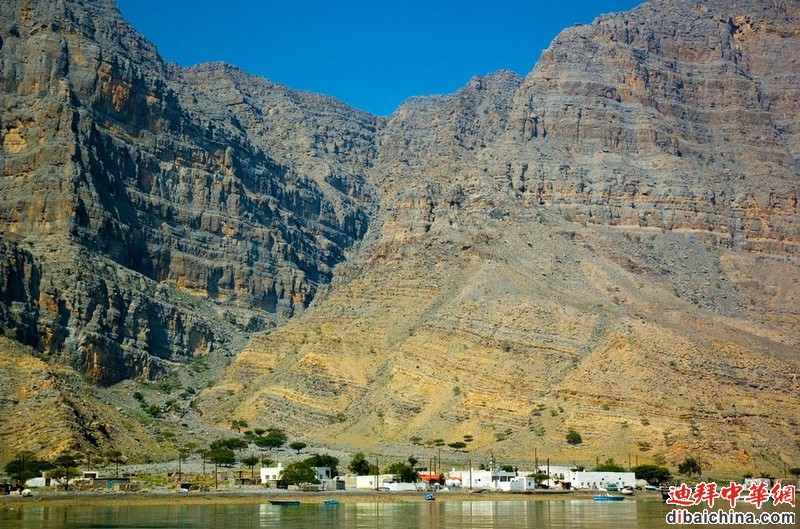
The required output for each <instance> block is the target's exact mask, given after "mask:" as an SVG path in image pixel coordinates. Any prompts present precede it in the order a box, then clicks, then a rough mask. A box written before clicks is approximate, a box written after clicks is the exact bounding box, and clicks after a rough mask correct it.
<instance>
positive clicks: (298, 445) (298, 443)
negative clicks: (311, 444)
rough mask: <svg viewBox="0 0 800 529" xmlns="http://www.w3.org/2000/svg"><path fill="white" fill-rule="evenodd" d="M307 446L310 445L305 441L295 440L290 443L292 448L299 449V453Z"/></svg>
mask: <svg viewBox="0 0 800 529" xmlns="http://www.w3.org/2000/svg"><path fill="white" fill-rule="evenodd" d="M307 446H308V445H307V444H306V443H304V442H303V441H294V442H292V443H289V448H291V449H292V450H297V453H298V454H299V453H300V451H301V450H302V449H303V448H305V447H307Z"/></svg>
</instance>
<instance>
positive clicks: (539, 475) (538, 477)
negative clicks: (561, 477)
mask: <svg viewBox="0 0 800 529" xmlns="http://www.w3.org/2000/svg"><path fill="white" fill-rule="evenodd" d="M528 477H529V478H533V482H534V483H535V484H536V486H537V487H541V486H542V483H544V482H545V481H547V480H548V479H549V478H550V476H548V475H547V474H545V473H544V472H541V471H537V472H534V473H533V474H528Z"/></svg>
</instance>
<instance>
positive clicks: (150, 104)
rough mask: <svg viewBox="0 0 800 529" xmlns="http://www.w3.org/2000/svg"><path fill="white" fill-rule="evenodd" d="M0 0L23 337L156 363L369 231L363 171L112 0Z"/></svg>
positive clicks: (230, 343) (133, 369)
mask: <svg viewBox="0 0 800 529" xmlns="http://www.w3.org/2000/svg"><path fill="white" fill-rule="evenodd" d="M1 13H2V18H0V28H2V29H0V31H2V33H0V35H1V36H2V52H3V63H2V80H1V81H0V82H1V83H2V87H3V90H2V96H1V97H2V108H3V114H2V131H3V157H2V171H3V179H2V183H0V185H1V186H2V188H0V197H1V198H0V219H2V229H3V232H2V233H3V238H2V247H1V248H2V253H3V259H2V265H0V271H1V272H0V278H2V281H0V285H3V288H2V289H0V292H2V295H1V296H0V298H2V300H3V304H2V309H0V322H2V325H3V327H4V328H5V329H7V333H8V334H10V335H12V336H14V337H15V338H16V339H18V340H20V341H21V342H23V343H25V344H27V345H31V346H33V347H35V348H36V349H37V350H39V351H41V352H42V353H43V354H44V355H45V356H47V357H59V359H60V361H61V362H63V363H65V364H68V365H71V366H73V367H75V368H77V369H79V370H81V371H84V372H86V373H88V374H89V376H90V377H91V378H92V379H93V380H95V381H96V382H98V383H101V384H110V383H114V382H118V381H120V380H122V379H125V378H129V377H145V378H159V377H162V376H164V375H165V374H166V373H168V372H169V370H170V365H171V363H173V362H184V361H187V360H189V359H191V358H193V357H196V356H202V355H208V354H209V353H216V352H219V351H225V350H228V351H230V352H231V354H232V352H234V350H235V347H236V346H237V344H238V343H239V341H241V339H242V336H244V335H245V333H247V332H252V331H255V330H261V329H264V328H268V327H270V326H272V325H275V324H276V323H280V322H282V321H284V320H285V319H286V318H288V317H290V316H291V315H292V314H294V313H295V312H296V311H298V310H302V308H304V307H305V306H306V305H307V304H308V303H309V302H310V301H311V300H312V299H313V297H314V294H315V292H316V291H317V289H318V288H319V287H320V285H324V284H327V283H328V282H329V281H330V279H331V274H332V268H333V266H334V265H335V264H336V263H338V262H340V261H341V260H342V259H343V258H344V252H345V251H346V250H347V248H349V247H350V246H351V245H352V244H353V243H354V242H355V241H357V240H358V239H360V238H361V237H362V236H363V234H364V233H365V231H366V229H367V226H368V223H369V219H368V216H367V214H366V203H365V202H364V201H363V200H361V199H359V198H358V197H357V195H358V193H357V192H349V190H350V189H351V188H353V189H357V190H358V189H362V188H363V187H364V184H363V179H362V178H360V177H359V175H357V174H352V172H351V173H346V174H339V173H337V174H336V175H334V176H333V177H331V180H332V181H333V182H334V183H335V184H336V185H337V186H338V188H337V187H336V186H334V185H332V184H328V183H325V181H324V179H322V178H319V181H317V177H318V175H316V174H314V175H308V174H305V173H304V172H303V171H302V169H297V168H294V167H292V166H291V165H290V163H289V161H288V160H286V158H285V157H283V158H282V160H283V161H282V162H281V161H279V160H277V159H276V158H277V155H276V157H272V156H270V153H269V152H268V150H267V149H266V147H267V145H266V144H264V142H259V141H258V140H257V138H256V135H255V134H251V132H250V131H249V130H248V129H247V128H246V127H245V126H243V125H242V124H241V123H240V122H239V121H238V120H237V116H236V114H235V113H234V112H232V111H230V110H229V107H228V102H219V101H216V100H213V99H211V95H213V94H209V96H208V97H206V96H205V93H204V92H202V91H199V90H196V89H194V88H193V87H192V85H191V83H192V81H193V80H194V79H195V78H196V75H197V74H196V73H193V72H191V71H189V72H184V71H183V70H181V69H179V68H178V67H176V66H174V65H169V64H167V63H165V62H164V61H163V60H162V59H161V58H160V57H159V55H158V54H157V52H156V50H155V48H154V47H153V45H152V44H150V43H149V42H147V41H146V40H145V39H143V38H142V37H141V36H140V35H138V34H137V33H136V32H135V31H134V30H133V28H131V27H130V26H129V25H128V24H127V23H125V22H124V21H123V20H122V18H121V16H120V14H119V12H118V10H117V7H116V5H114V4H113V3H112V2H110V1H101V2H89V1H86V2H80V1H75V2H72V1H67V2H58V1H48V2H27V1H19V2H16V1H15V2H6V3H4V5H3V8H2V12H1ZM359 117H360V116H359ZM363 119H364V120H365V122H366V123H365V124H364V126H365V127H366V126H368V124H369V123H368V122H369V120H368V119H367V118H363ZM373 121H374V120H373ZM351 195H352V196H351Z"/></svg>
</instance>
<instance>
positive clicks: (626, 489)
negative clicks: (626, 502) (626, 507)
mask: <svg viewBox="0 0 800 529" xmlns="http://www.w3.org/2000/svg"><path fill="white" fill-rule="evenodd" d="M619 493H620V494H622V495H623V496H633V487H622V490H620V491H619Z"/></svg>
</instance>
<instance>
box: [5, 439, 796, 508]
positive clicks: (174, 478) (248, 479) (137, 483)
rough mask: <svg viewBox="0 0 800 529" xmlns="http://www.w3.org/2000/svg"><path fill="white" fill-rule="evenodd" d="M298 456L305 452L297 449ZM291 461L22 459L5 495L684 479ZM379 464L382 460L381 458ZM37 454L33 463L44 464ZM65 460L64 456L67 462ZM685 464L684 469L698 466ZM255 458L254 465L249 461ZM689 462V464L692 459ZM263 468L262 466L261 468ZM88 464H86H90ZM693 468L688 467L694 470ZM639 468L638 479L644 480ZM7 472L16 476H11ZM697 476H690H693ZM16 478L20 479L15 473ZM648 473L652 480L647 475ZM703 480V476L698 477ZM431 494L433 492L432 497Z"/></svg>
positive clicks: (10, 468) (497, 487)
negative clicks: (84, 463)
mask: <svg viewBox="0 0 800 529" xmlns="http://www.w3.org/2000/svg"><path fill="white" fill-rule="evenodd" d="M296 455H299V451H298V454H296ZM289 459H290V458H287V459H286V461H287V462H286V463H284V462H282V461H279V462H275V461H273V460H271V459H262V460H260V461H252V460H246V458H245V460H243V461H242V463H243V465H244V466H241V465H238V466H237V465H234V464H227V465H219V464H218V463H219V462H218V461H217V462H216V463H212V462H211V461H209V460H206V458H205V456H203V457H199V458H187V459H186V460H183V459H181V460H180V461H178V462H171V463H164V464H161V466H159V467H158V469H159V470H158V471H156V470H155V467H154V466H152V465H150V468H148V466H147V465H130V466H125V465H123V466H122V467H121V468H120V465H119V464H116V465H114V464H112V465H111V466H106V468H103V469H91V470H90V469H81V468H80V467H79V466H78V465H77V462H74V461H73V463H75V466H74V467H72V468H68V469H65V468H64V467H56V468H50V469H48V470H44V471H41V472H39V474H41V475H37V476H35V477H31V478H28V479H25V480H24V481H22V480H20V479H18V478H19V477H20V476H22V477H24V476H25V475H27V474H25V473H24V472H23V471H22V470H21V469H18V470H17V473H16V475H15V472H14V470H15V465H20V464H26V463H25V462H24V461H21V460H20V458H17V459H16V460H14V461H12V463H10V464H9V465H6V468H5V470H6V477H3V476H2V475H0V495H12V496H14V495H17V496H36V495H42V494H44V495H53V494H57V493H59V492H63V491H66V492H69V491H72V492H83V493H92V492H94V493H98V494H108V493H147V492H153V493H169V492H175V493H183V494H191V493H206V492H239V493H258V492H259V491H261V492H263V493H265V494H280V493H281V492H296V493H313V492H322V493H345V494H346V493H350V492H352V493H358V492H368V491H374V492H378V493H415V492H416V493H445V494H446V493H449V492H462V493H463V492H468V493H482V492H494V493H510V494H513V493H523V494H525V493H569V492H591V493H605V494H606V495H610V494H611V493H613V494H614V495H619V496H625V495H630V496H632V495H634V494H636V493H637V492H659V491H661V492H662V493H665V491H666V489H667V487H668V485H670V484H675V483H677V482H678V481H677V480H676V478H674V477H673V476H672V475H671V474H670V472H669V471H668V470H667V469H666V468H664V467H658V466H655V465H642V466H640V467H635V468H633V469H628V470H625V469H623V468H622V467H620V466H619V465H616V464H615V463H614V462H613V460H608V461H606V462H605V463H604V464H600V465H598V466H597V468H596V469H592V470H587V469H586V468H585V467H583V466H570V465H558V464H550V462H549V460H548V461H547V462H546V464H545V465H539V466H538V467H537V466H532V467H531V468H529V469H524V468H517V467H514V466H511V465H503V464H497V463H496V461H495V460H494V457H492V458H491V459H490V460H489V462H488V463H481V464H480V465H479V466H478V467H477V468H476V467H474V466H473V465H471V464H470V465H468V466H452V467H450V468H444V467H442V466H441V465H440V463H439V462H438V461H437V460H436V458H431V460H430V462H431V463H432V465H431V466H430V467H425V466H414V464H415V463H417V460H416V459H415V458H413V457H410V458H409V459H408V461H406V462H395V463H392V464H390V465H388V466H387V467H385V468H383V469H379V467H378V466H377V464H374V463H370V462H368V460H367V458H366V457H365V456H364V454H362V453H357V454H355V455H354V456H353V458H352V460H351V461H350V463H349V465H348V466H347V469H346V470H344V469H342V470H340V469H338V468H337V467H338V465H339V460H338V459H337V458H335V457H332V456H329V455H322V456H320V455H318V454H314V455H311V456H310V457H308V458H307V459H305V460H295V461H292V462H289ZM376 462H377V459H376ZM41 463H42V462H41V461H38V460H35V459H32V460H29V461H28V462H27V464H28V465H29V466H31V468H35V467H36V466H37V465H39V464H41ZM61 463H62V464H63V463H65V461H61ZM691 463H692V461H689V466H683V467H682V468H681V471H682V472H683V473H687V472H693V471H699V469H698V468H692V467H691ZM248 464H249V465H248ZM685 464H686V463H684V465H685ZM256 466H258V468H256ZM84 468H87V467H84ZM687 469H688V471H687ZM798 470H799V469H794V468H793V469H791V473H792V476H793V477H786V478H783V479H782V478H775V477H769V476H761V477H752V476H744V477H743V478H742V479H741V480H739V481H741V482H742V485H743V486H744V488H745V489H747V488H748V487H750V486H751V485H754V484H758V483H764V484H766V485H768V486H770V487H772V486H774V485H775V484H786V485H791V486H793V487H794V486H795V485H796V483H797V475H796V474H797V473H798V472H797V471H798ZM637 474H638V478H637ZM8 476H12V478H9V477H8ZM686 477H687V478H689V479H691V478H690V476H686ZM13 478H17V479H13ZM645 478H647V479H645ZM697 479H698V480H699V479H700V478H699V475H698V477H697ZM429 499H430V498H429Z"/></svg>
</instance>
